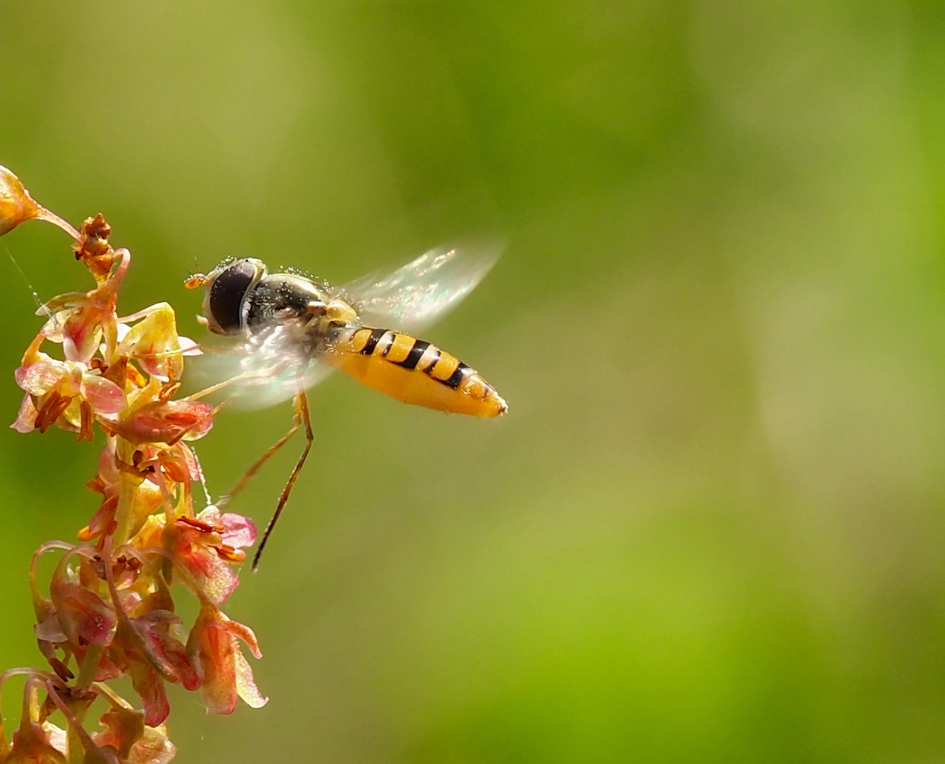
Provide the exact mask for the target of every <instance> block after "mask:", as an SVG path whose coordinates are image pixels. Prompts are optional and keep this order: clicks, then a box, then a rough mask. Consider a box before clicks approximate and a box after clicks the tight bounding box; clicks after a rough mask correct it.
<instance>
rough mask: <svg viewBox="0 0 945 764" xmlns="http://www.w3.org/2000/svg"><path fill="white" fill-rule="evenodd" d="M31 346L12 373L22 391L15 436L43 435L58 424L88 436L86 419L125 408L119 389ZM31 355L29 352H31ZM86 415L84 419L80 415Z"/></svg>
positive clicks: (98, 375)
mask: <svg viewBox="0 0 945 764" xmlns="http://www.w3.org/2000/svg"><path fill="white" fill-rule="evenodd" d="M37 344H38V343H36V342H34V343H33V345H31V346H30V350H29V351H27V353H26V355H25V356H24V357H23V365H21V366H20V368H18V369H17V370H16V374H15V377H16V383H17V384H18V385H19V386H20V387H21V388H22V389H23V390H25V391H26V396H25V397H24V399H23V403H22V405H21V406H20V413H19V415H18V416H17V418H16V421H15V422H14V423H13V425H12V427H13V429H14V430H16V431H17V432H23V433H26V432H31V431H32V430H34V429H38V430H39V431H40V432H46V430H48V429H49V428H50V427H51V426H52V425H54V424H59V426H60V427H64V428H65V429H68V430H73V431H77V430H80V429H83V428H86V429H88V431H89V433H91V429H90V428H91V422H90V421H87V420H88V417H89V416H96V417H100V418H103V419H106V420H107V419H109V418H111V417H114V415H116V414H117V413H118V412H119V411H121V410H122V409H124V408H125V406H126V405H127V400H126V398H125V393H124V391H122V389H121V388H120V387H119V386H118V385H116V384H115V383H114V382H112V381H111V380H109V379H106V378H105V377H103V376H102V375H101V373H100V372H99V371H98V370H95V369H91V368H90V367H89V366H87V365H86V364H84V363H81V362H78V361H58V360H56V359H55V358H50V357H49V356H48V355H46V354H45V353H40V352H38V351H36V350H35V349H34V348H35V347H36V346H37ZM31 351H32V352H31ZM83 411H88V412H89V413H88V415H85V416H84V415H83Z"/></svg>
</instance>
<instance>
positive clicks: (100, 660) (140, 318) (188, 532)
mask: <svg viewBox="0 0 945 764" xmlns="http://www.w3.org/2000/svg"><path fill="white" fill-rule="evenodd" d="M31 219H42V220H46V221H49V222H52V223H54V224H55V225H58V226H59V227H60V228H62V229H63V230H65V231H66V232H67V233H68V234H69V235H70V236H71V237H72V238H73V240H74V243H73V250H74V252H75V256H76V259H77V260H79V261H81V262H82V263H83V264H84V265H85V266H86V267H87V268H88V270H89V272H90V273H91V275H92V276H93V278H94V279H95V288H94V289H91V290H90V291H87V292H72V293H69V294H64V295H60V296H59V297H55V298H53V299H52V300H50V301H49V302H48V303H46V305H44V306H43V307H42V308H41V310H40V313H41V314H42V315H44V316H45V319H46V320H45V324H44V326H43V327H42V329H41V330H40V332H39V334H38V335H37V336H36V338H35V340H34V341H33V342H32V343H30V345H29V347H28V348H27V350H26V352H25V354H24V355H23V361H22V363H21V365H20V367H19V368H18V369H17V371H16V382H17V384H18V385H19V386H20V388H22V389H23V391H24V396H23V402H22V404H21V406H20V410H19V414H18V416H17V417H16V421H15V422H14V423H13V425H12V426H13V428H14V429H15V430H17V431H19V432H21V433H28V432H32V431H33V430H38V431H39V432H46V431H47V430H48V429H50V428H52V427H56V428H60V429H64V430H67V431H70V432H74V433H77V434H78V440H92V438H93V437H94V433H95V430H96V428H97V429H98V430H100V431H101V432H102V433H103V434H104V440H105V446H104V448H103V449H102V452H101V456H100V458H99V465H98V474H97V475H96V476H95V477H94V478H93V479H92V480H91V481H89V483H88V487H89V488H90V489H91V490H92V491H93V492H95V493H96V494H99V495H100V496H101V502H100V503H99V505H98V508H97V510H96V512H95V514H94V515H93V517H92V518H91V520H90V522H89V524H88V525H87V526H86V527H85V528H83V529H82V530H81V531H79V533H78V538H77V542H76V543H66V542H62V541H51V542H47V543H46V544H43V545H42V546H41V547H40V548H39V549H38V550H37V551H36V554H35V555H34V558H33V563H32V565H31V569H30V586H31V589H32V600H33V607H34V610H35V614H36V625H35V627H34V631H35V635H36V639H37V642H38V644H39V649H40V652H41V653H42V654H43V657H44V658H45V659H46V661H47V662H48V663H49V670H41V669H25V668H22V669H10V670H8V671H6V672H4V673H2V674H0V689H2V686H3V684H4V683H5V682H6V681H7V679H9V678H10V677H11V676H15V675H23V676H25V677H26V679H25V686H24V692H23V705H22V715H21V720H20V724H19V727H18V729H17V730H16V731H15V732H14V733H13V735H12V737H11V738H9V739H8V738H7V736H6V734H5V732H4V728H3V723H2V719H0V764H12V762H66V761H68V762H111V763H115V762H135V763H136V764H137V763H143V762H149V763H152V764H159V763H162V762H167V761H170V760H171V759H172V758H173V757H174V755H175V753H176V750H175V748H174V746H173V744H172V743H171V742H170V740H169V739H168V737H167V727H166V720H167V717H168V714H169V713H170V706H169V704H168V699H167V695H166V692H165V686H166V684H167V683H168V682H170V683H179V684H180V685H182V686H183V687H185V688H186V689H188V690H198V689H199V690H201V692H202V693H203V698H204V701H205V704H206V706H207V709H208V710H209V711H210V712H212V713H217V714H227V713H231V712H232V711H233V710H234V708H235V706H236V703H237V699H238V698H242V700H243V701H244V702H246V703H247V704H248V705H250V706H252V707H254V708H257V707H259V706H262V705H263V704H264V703H265V702H266V698H264V697H263V696H262V695H261V694H260V692H259V690H258V689H257V687H256V685H255V683H254V681H253V675H252V671H251V669H250V667H249V664H248V662H247V661H246V658H245V657H244V656H243V653H242V652H241V647H240V643H242V644H244V645H245V646H246V648H248V650H249V652H250V653H252V654H253V655H254V656H255V657H257V658H259V657H260V655H261V654H260V651H259V646H258V645H257V643H256V638H255V636H254V634H253V632H252V630H251V629H249V628H248V627H247V626H244V625H242V624H239V623H236V622H235V621H232V620H230V619H229V618H228V617H227V616H226V615H225V614H224V613H223V612H222V610H221V609H220V607H221V605H222V604H223V603H224V602H225V600H226V599H227V598H228V597H229V596H230V594H231V593H232V592H233V590H234V588H235V587H236V585H237V583H238V578H237V576H236V573H235V572H234V570H233V567H232V566H233V565H234V564H238V563H241V562H243V560H244V559H245V552H243V551H242V550H243V549H244V548H246V547H248V546H250V545H252V543H253V542H254V540H255V538H256V529H255V527H254V526H253V524H252V522H251V521H249V520H248V519H246V518H244V517H241V516H239V515H235V514H230V513H223V512H221V511H220V510H219V509H218V508H217V507H216V506H214V505H212V504H210V505H208V506H207V507H206V508H205V509H203V511H200V512H196V511H195V509H194V490H195V486H200V485H201V484H202V483H203V478H202V475H201V469H200V464H199V462H198V461H197V458H196V456H195V454H194V452H193V450H191V448H190V447H189V446H188V445H187V443H188V442H189V441H192V440H195V439H197V438H200V437H202V436H203V435H205V434H206V433H207V432H208V431H209V430H210V428H211V427H212V425H213V417H214V414H215V413H216V410H215V409H214V408H213V407H212V406H210V405H209V404H207V403H204V402H202V401H199V400H195V399H194V398H193V397H191V398H189V399H188V398H183V399H179V398H175V395H176V394H177V392H178V390H179V388H180V380H181V375H182V374H183V370H184V357H185V356H186V355H189V354H195V353H197V352H199V351H198V350H197V349H196V347H195V346H194V344H193V343H192V342H190V341H189V340H187V339H186V338H184V337H180V336H178V334H177V326H176V319H175V316H174V311H173V309H172V308H171V307H170V305H168V304H166V303H159V304H157V305H152V306H151V307H149V308H145V309H144V310H142V311H139V312H137V313H135V314H133V315H130V316H126V317H123V318H119V316H118V312H117V303H118V290H119V287H120V286H121V283H122V280H123V279H124V277H125V275H126V273H127V271H128V267H129V265H130V262H131V254H130V253H129V252H128V250H126V249H118V250H115V249H113V248H112V247H111V245H110V244H109V243H108V238H109V234H110V229H109V226H108V224H107V223H106V222H105V220H104V219H103V218H102V216H101V215H99V216H97V217H95V218H89V219H88V220H86V221H85V222H84V223H83V225H82V226H81V228H80V229H79V230H78V231H77V230H75V229H74V228H73V227H72V226H71V225H69V224H68V223H66V222H65V221H63V220H62V219H60V218H58V217H57V216H56V215H54V214H53V213H51V212H49V211H48V210H46V209H44V208H43V207H41V206H40V205H39V204H37V203H36V202H35V201H33V199H32V198H30V196H29V194H28V193H27V191H26V189H24V188H23V186H22V184H21V183H20V181H19V180H18V179H17V178H16V176H14V175H13V174H12V173H11V172H9V171H8V170H6V169H5V168H2V167H0V235H2V234H4V233H7V232H8V231H10V230H12V229H13V228H14V227H15V226H16V225H18V224H19V223H21V222H24V221H26V220H31ZM47 344H49V345H52V346H58V347H59V351H58V353H56V355H50V354H47V353H46V352H44V350H43V348H44V347H45V346H46V345H47ZM47 554H55V555H58V559H57V560H56V562H55V565H54V569H53V572H52V575H51V580H50V581H49V583H48V590H44V588H43V586H42V585H41V582H40V574H39V570H38V568H39V560H40V558H42V557H44V556H45V555H47ZM175 582H177V583H179V584H180V585H181V586H182V587H183V588H184V589H186V590H187V591H189V592H190V594H192V595H193V596H194V597H196V599H197V602H198V604H199V614H198V615H197V617H196V619H195V621H194V623H193V624H192V625H191V626H190V628H189V629H187V628H186V627H185V625H184V623H183V622H182V619H181V618H180V617H179V616H178V615H177V614H176V612H175V603H174V598H173V596H172V591H171V585H172V584H174V583H175ZM118 677H130V679H131V684H132V686H133V688H134V690H135V692H136V693H137V694H138V696H139V697H140V705H141V709H140V710H138V709H136V708H135V706H134V705H132V704H131V703H129V702H128V701H126V700H125V699H123V698H121V697H120V696H119V695H118V694H117V693H116V692H115V691H114V690H113V689H112V688H111V687H110V686H109V685H108V684H107V682H108V681H109V680H112V679H116V678H118ZM96 701H99V705H100V706H104V712H103V713H102V714H101V716H100V718H99V729H97V730H96V731H89V730H88V729H87V726H88V724H87V721H86V718H87V716H88V712H89V709H90V708H91V707H92V705H93V703H95V702H96ZM57 712H58V713H59V714H60V715H61V717H62V720H64V721H63V722H62V724H63V726H58V725H57V724H54V723H53V722H52V721H50V718H51V717H52V716H53V715H54V714H56V713H57ZM57 721H58V720H57Z"/></svg>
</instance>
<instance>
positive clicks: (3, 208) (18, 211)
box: [0, 166, 43, 236]
mask: <svg viewBox="0 0 945 764" xmlns="http://www.w3.org/2000/svg"><path fill="white" fill-rule="evenodd" d="M42 210H43V208H42V207H40V206H39V205H38V204H37V203H36V202H34V201H33V198H32V197H31V196H30V194H29V191H27V190H26V189H25V188H23V184H22V183H20V179H19V178H18V177H16V175H14V174H13V173H12V172H10V171H9V170H8V169H7V168H6V167H3V166H0V236H3V234H5V233H9V232H10V231H12V230H13V229H14V228H16V227H17V226H18V225H19V224H20V223H23V222H25V221H27V220H33V219H34V218H37V217H39V216H40V214H41V213H42Z"/></svg>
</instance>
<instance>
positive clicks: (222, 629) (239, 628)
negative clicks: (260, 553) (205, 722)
mask: <svg viewBox="0 0 945 764" xmlns="http://www.w3.org/2000/svg"><path fill="white" fill-rule="evenodd" d="M238 639H242V640H243V641H244V642H245V643H246V645H247V647H249V650H250V652H251V653H252V654H253V656H254V657H256V658H261V657H262V652H260V650H259V645H258V643H257V642H256V635H255V634H253V631H252V629H250V628H249V627H248V626H243V625H242V624H240V623H237V622H236V621H231V620H230V619H229V618H227V617H226V616H225V615H224V614H223V613H222V612H220V610H219V609H217V608H216V607H215V606H214V605H212V604H210V603H209V602H205V603H204V604H203V606H202V607H201V608H200V615H199V616H198V617H197V621H196V623H194V627H193V628H192V629H191V631H190V639H189V640H188V641H187V653H188V654H189V655H190V656H191V659H192V660H193V661H194V662H195V663H198V664H199V666H200V669H201V673H202V676H203V684H202V689H203V697H204V703H205V704H206V706H207V710H208V711H210V713H213V714H231V713H233V711H234V709H235V708H236V701H237V698H242V700H243V702H244V703H246V705H248V706H250V707H251V708H261V707H262V706H264V705H266V703H267V702H268V701H269V699H268V698H266V697H264V696H263V695H262V694H261V693H260V692H259V688H258V687H256V682H255V681H254V680H253V671H252V669H251V668H250V666H249V663H247V662H246V658H244V657H243V654H242V653H241V652H240V649H239V642H238V641H237V640H238Z"/></svg>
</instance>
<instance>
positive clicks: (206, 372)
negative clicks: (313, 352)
mask: <svg viewBox="0 0 945 764" xmlns="http://www.w3.org/2000/svg"><path fill="white" fill-rule="evenodd" d="M200 371H201V372H202V375H203V376H205V377H206V380H207V381H209V382H220V381H224V380H225V381H226V383H227V384H226V386H225V390H226V392H227V393H228V394H229V395H230V396H231V401H232V405H233V406H235V407H237V408H240V409H261V408H268V407H269V406H275V405H276V404H278V403H282V402H283V401H286V400H289V399H291V398H292V397H293V396H294V395H295V394H296V393H297V392H298V391H299V389H300V387H301V388H302V389H308V388H309V387H313V386H314V385H316V384H318V383H319V382H321V381H322V380H323V379H325V378H326V377H327V376H328V375H329V374H330V373H331V372H332V371H333V369H332V367H331V366H328V365H327V364H324V363H321V362H320V361H318V360H317V359H315V358H308V357H303V356H301V355H300V354H299V349H298V348H297V347H295V346H293V345H292V344H291V341H290V339H289V338H287V336H286V334H285V332H284V327H279V326H275V327H273V329H272V330H271V331H270V332H267V333H263V334H261V335H257V336H256V337H255V338H253V340H242V341H241V342H240V343H238V344H236V345H234V346H232V347H229V348H226V349H220V351H219V352H216V353H206V354H205V355H204V357H203V362H202V363H201V369H200Z"/></svg>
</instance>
